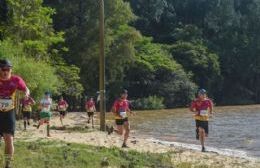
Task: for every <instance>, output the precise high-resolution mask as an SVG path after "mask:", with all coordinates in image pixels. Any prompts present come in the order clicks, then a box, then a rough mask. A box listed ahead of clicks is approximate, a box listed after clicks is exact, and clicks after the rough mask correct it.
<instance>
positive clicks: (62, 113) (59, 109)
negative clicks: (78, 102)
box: [58, 96, 69, 126]
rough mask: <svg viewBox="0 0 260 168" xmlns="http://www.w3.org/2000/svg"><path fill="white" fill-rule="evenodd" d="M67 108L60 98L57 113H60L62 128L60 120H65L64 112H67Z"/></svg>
mask: <svg viewBox="0 0 260 168" xmlns="http://www.w3.org/2000/svg"><path fill="white" fill-rule="evenodd" d="M68 107H69V105H68V103H67V102H66V100H64V99H63V97H62V96H61V98H60V100H59V102H58V111H59V112H60V122H61V125H62V126H63V121H62V120H63V119H64V118H65V115H66V111H67V109H68Z"/></svg>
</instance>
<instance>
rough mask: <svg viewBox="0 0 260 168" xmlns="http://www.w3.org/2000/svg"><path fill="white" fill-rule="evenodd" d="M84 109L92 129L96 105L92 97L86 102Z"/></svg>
mask: <svg viewBox="0 0 260 168" xmlns="http://www.w3.org/2000/svg"><path fill="white" fill-rule="evenodd" d="M85 108H86V111H87V114H88V123H90V119H91V121H92V122H91V123H92V128H94V112H96V105H95V102H94V100H93V98H92V97H91V98H90V99H89V100H88V101H87V102H86V104H85Z"/></svg>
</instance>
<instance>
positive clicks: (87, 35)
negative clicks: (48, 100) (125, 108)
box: [0, 0, 260, 109]
mask: <svg viewBox="0 0 260 168" xmlns="http://www.w3.org/2000/svg"><path fill="white" fill-rule="evenodd" d="M98 5H99V4H98V1H94V0H56V1H54V0H26V1H25V0H0V58H8V59H10V60H12V62H13V64H14V71H15V73H16V74H19V75H22V76H23V77H24V79H25V80H26V82H27V83H28V86H29V88H30V89H31V91H32V95H33V96H34V97H36V98H39V97H40V96H41V95H42V94H43V92H44V91H46V90H49V91H51V92H52V93H53V95H54V96H59V95H64V96H65V97H66V98H67V99H69V100H70V101H71V102H73V103H74V104H80V103H81V100H83V99H84V98H86V97H90V96H96V94H97V91H98V86H99V85H98V81H99V80H98V78H99V74H98V72H99V71H98V69H99V67H98V65H99V64H98V61H99V29H98V28H99V6H98ZM259 30H260V0H105V54H106V95H107V102H108V107H109V106H110V104H111V102H112V101H113V100H114V99H115V97H116V96H118V93H119V91H120V90H121V89H122V88H126V89H128V91H129V97H130V99H131V100H133V105H134V106H135V107H136V108H145V109H149V108H150V109H151V108H153V109H156V108H163V107H166V108H172V107H177V106H186V105H187V104H188V103H189V102H190V101H191V99H192V98H194V95H195V93H196V91H197V89H198V88H205V89H207V90H208V93H209V96H210V97H212V98H213V99H214V101H215V102H216V103H217V104H219V105H227V104H253V103H259V102H260V95H259V94H260V90H259V89H258V88H260V87H259V84H260V64H259V63H260V62H259V61H260V54H259V51H260V33H258V31H259Z"/></svg>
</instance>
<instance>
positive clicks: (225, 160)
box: [16, 113, 260, 168]
mask: <svg viewBox="0 0 260 168" xmlns="http://www.w3.org/2000/svg"><path fill="white" fill-rule="evenodd" d="M86 119H87V118H86V115H85V114H83V113H70V114H69V115H68V116H67V117H66V119H65V120H64V125H66V128H73V127H77V128H80V127H82V128H84V127H85V126H86V125H87V124H86ZM96 122H97V121H96ZM110 123H111V122H110ZM21 125H22V124H20V126H21ZM51 125H53V126H55V127H56V128H59V127H60V125H61V124H60V121H59V118H58V117H53V119H52V124H51ZM18 126H19V124H18ZM88 127H89V128H88V129H84V130H83V131H82V130H81V131H77V130H73V131H71V130H70V131H68V130H58V129H57V130H51V134H52V137H51V138H48V139H49V140H61V141H66V142H71V143H74V142H75V143H84V144H88V145H94V146H105V147H120V146H121V144H122V137H119V136H117V135H116V134H112V135H107V133H104V132H100V131H98V129H97V127H98V126H95V127H96V128H95V129H92V128H90V125H88ZM39 138H46V131H45V127H41V128H40V129H39V130H37V129H36V128H34V127H30V128H29V129H28V130H27V131H17V133H16V139H17V140H26V141H32V140H36V139H39ZM129 147H130V148H129V149H126V150H136V151H139V152H152V153H166V152H169V154H170V155H171V156H172V162H173V164H178V163H181V162H189V163H192V164H193V165H194V166H195V165H200V164H203V165H208V166H209V167H222V168H223V167H224V168H231V167H232V168H246V167H248V168H260V162H259V160H250V159H245V158H235V157H230V156H224V155H219V154H216V153H211V152H207V153H201V152H199V151H195V150H190V149H185V148H180V147H174V146H169V145H164V144H161V143H159V142H156V141H152V140H151V139H147V138H145V137H140V136H139V135H138V134H136V133H135V132H134V131H133V132H132V133H131V136H130V138H129Z"/></svg>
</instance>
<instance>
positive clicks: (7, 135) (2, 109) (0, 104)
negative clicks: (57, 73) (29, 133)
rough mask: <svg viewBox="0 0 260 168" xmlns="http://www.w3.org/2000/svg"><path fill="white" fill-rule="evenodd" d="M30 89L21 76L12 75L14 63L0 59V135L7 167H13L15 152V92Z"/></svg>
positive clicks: (26, 92) (27, 92) (27, 91)
mask: <svg viewBox="0 0 260 168" xmlns="http://www.w3.org/2000/svg"><path fill="white" fill-rule="evenodd" d="M17 90H20V91H23V92H25V95H26V96H28V97H29V95H30V91H29V89H28V88H27V87H26V84H25V82H24V81H23V79H22V78H21V77H19V76H15V75H12V64H11V63H10V62H9V61H8V60H0V135H1V136H3V137H4V142H5V157H6V158H5V168H10V167H11V160H12V158H13V154H14V145H13V138H14V133H15V110H14V109H15V93H16V91H17Z"/></svg>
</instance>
